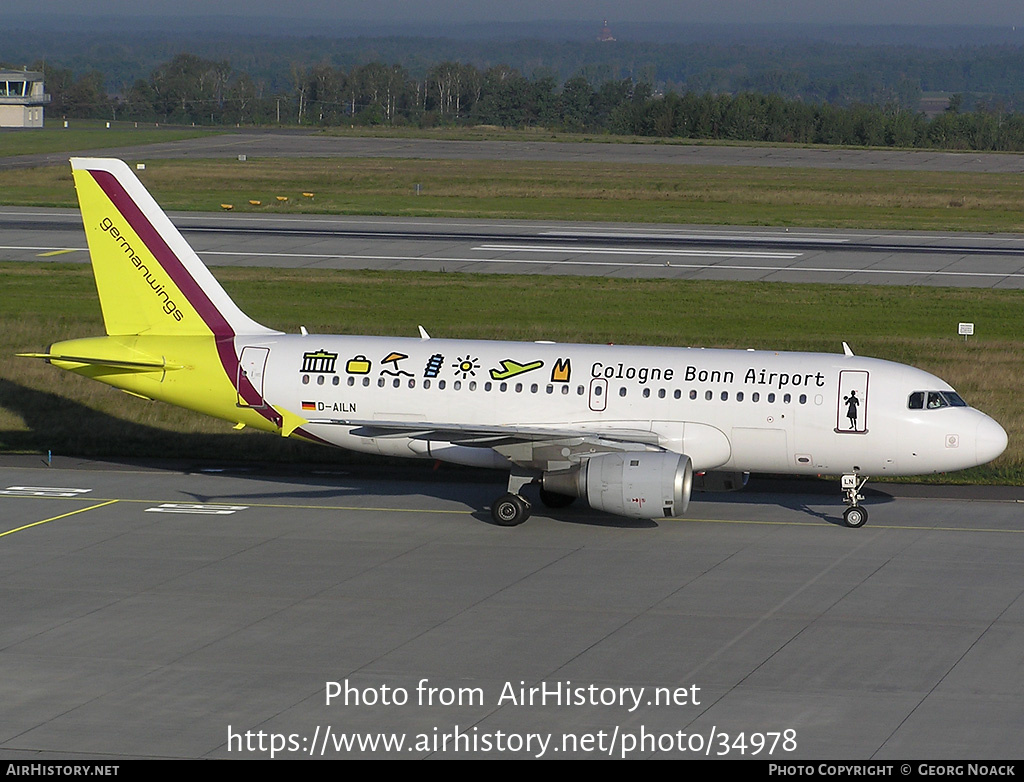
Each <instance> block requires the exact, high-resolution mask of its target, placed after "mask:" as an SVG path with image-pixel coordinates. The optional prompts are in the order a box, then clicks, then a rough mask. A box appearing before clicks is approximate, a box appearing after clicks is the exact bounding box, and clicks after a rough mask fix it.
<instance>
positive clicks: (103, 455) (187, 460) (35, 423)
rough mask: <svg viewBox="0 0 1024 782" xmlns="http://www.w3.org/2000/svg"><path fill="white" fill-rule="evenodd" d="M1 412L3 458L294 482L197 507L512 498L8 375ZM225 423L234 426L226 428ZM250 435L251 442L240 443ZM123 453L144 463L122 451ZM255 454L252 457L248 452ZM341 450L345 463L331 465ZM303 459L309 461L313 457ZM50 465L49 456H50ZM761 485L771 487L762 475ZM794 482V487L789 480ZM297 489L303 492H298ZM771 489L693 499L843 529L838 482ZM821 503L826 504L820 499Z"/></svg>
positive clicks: (547, 513) (606, 520)
mask: <svg viewBox="0 0 1024 782" xmlns="http://www.w3.org/2000/svg"><path fill="white" fill-rule="evenodd" d="M0 407H3V408H6V409H8V410H10V411H11V412H13V413H16V414H17V415H19V416H20V417H21V418H22V420H24V422H25V424H26V426H27V427H28V428H27V430H21V431H2V430H0V452H8V453H18V452H20V453H26V452H43V453H45V452H46V451H51V452H52V453H53V454H54V456H55V457H58V458H59V457H61V456H65V455H70V456H72V457H83V458H87V459H91V460H96V461H98V462H101V463H107V464H110V465H112V466H117V465H131V466H132V467H138V466H140V465H143V466H148V467H150V468H152V469H167V470H173V471H175V472H182V471H184V472H186V473H194V474H197V475H203V476H216V475H224V476H225V477H228V476H230V477H231V478H233V479H251V480H258V481H260V482H261V483H263V484H266V483H280V484H285V483H286V484H288V485H289V486H290V487H291V488H290V489H282V490H281V491H254V492H245V493H238V492H234V493H231V494H224V495H218V494H209V493H202V492H198V491H196V492H189V496H190V497H191V498H192V499H193V500H194V501H195V502H226V501H228V500H236V501H249V502H254V503H255V502H274V501H287V500H292V501H294V500H304V501H307V502H323V503H329V502H337V501H343V500H345V499H346V498H350V497H366V496H379V497H398V496H405V497H409V496H416V495H427V496H430V497H433V498H436V499H442V500H449V501H452V502H458V503H462V504H464V505H466V506H469V507H470V508H477V509H479V510H474V511H473V512H472V514H471V515H472V517H473V518H474V519H477V520H478V521H482V522H485V523H488V524H493V523H494V522H493V521H492V519H491V516H490V513H489V511H488V510H487V509H489V507H490V504H491V502H493V501H494V500H495V499H496V498H497V497H498V496H499V495H501V494H503V493H504V475H503V474H502V473H500V472H498V471H493V470H481V469H473V468H463V467H459V466H455V465H447V464H444V465H441V464H436V463H431V462H427V461H420V460H413V459H410V460H400V459H383V458H379V457H372V456H371V457H365V456H363V455H361V454H351V453H350V452H346V451H343V450H342V449H326V448H323V447H321V446H316V445H311V444H307V443H302V442H296V441H294V440H284V439H283V438H275V437H273V436H270V435H263V436H260V435H256V436H258V437H259V441H256V442H258V446H257V447H258V448H259V449H260V457H261V461H259V462H254V461H251V459H252V453H251V452H252V450H253V442H254V441H253V440H252V437H253V436H252V435H248V436H245V435H240V434H239V433H237V432H230V433H228V432H226V433H224V434H209V433H179V432H169V431H166V430H164V429H159V428H156V427H152V426H147V425H146V424H140V423H136V422H133V421H129V420H125V419H122V418H118V417H116V416H111V415H109V414H107V413H104V412H101V411H98V410H95V409H93V408H90V407H88V406H87V405H83V404H81V403H79V402H75V401H73V400H70V399H67V398H65V397H62V396H59V395H57V394H54V393H51V392H49V391H40V390H38V389H33V388H28V387H26V386H23V385H21V384H19V383H15V382H13V381H10V380H6V379H3V378H0ZM225 425H226V424H225ZM243 436H245V437H246V439H247V440H249V442H241V437H243ZM113 444H116V445H117V447H118V448H123V449H124V451H125V452H134V453H137V454H139V456H138V457H123V456H117V455H114V454H113V453H112V452H113V451H115V450H117V449H116V448H114V447H113ZM247 451H248V452H249V453H248V454H247V453H246V452H247ZM325 454H336V455H338V456H339V457H341V458H340V459H338V460H336V461H331V460H330V459H329V458H328V459H324V455H325ZM303 456H306V458H307V459H308V460H310V461H312V460H317V461H314V462H313V463H310V462H309V461H304V460H303ZM41 460H42V461H43V462H45V457H41ZM758 483H759V484H760V483H762V481H761V480H760V479H759V480H758ZM780 483H782V484H786V483H787V482H786V481H780ZM296 484H298V485H300V486H302V487H304V488H296ZM779 488H780V489H781V490H780V491H777V492H776V491H770V490H767V489H766V488H765V487H762V486H760V485H759V486H758V487H757V488H756V489H755V490H754V491H749V490H748V491H739V492H730V493H713V492H694V494H693V496H692V499H691V502H695V503H701V504H705V503H728V504H735V503H741V504H749V505H756V504H770V505H780V506H782V507H786V508H790V509H792V510H794V511H797V512H800V513H804V514H807V515H810V516H813V517H815V518H818V519H821V520H823V521H826V522H829V523H831V524H836V525H842V524H843V521H842V510H843V508H844V505H843V503H842V498H841V496H840V494H839V490H838V486H837V485H834V484H833V483H825V482H823V481H822V482H802V483H800V484H799V486H798V487H792V486H788V485H786V486H780V487H779ZM525 492H526V495H527V498H528V499H529V500H530V501H531V503H532V504H533V506H534V507H533V513H534V515H536V516H541V517H544V518H552V519H556V520H558V521H562V522H566V523H570V524H580V525H588V526H599V527H614V528H654V527H657V526H658V523H659V522H658V520H656V519H629V518H624V517H619V516H613V515H611V514H606V513H601V512H599V511H594V510H592V509H590V508H589V507H588V506H587V504H586V503H585V502H583V501H577V502H576V503H574V504H573V506H571V507H569V508H560V509H557V510H555V509H549V508H546V507H544V505H543V504H541V502H540V500H539V498H538V497H537V496H536V489H535V487H527V488H526V489H525ZM808 494H813V495H816V496H820V497H821V504H823V505H826V504H827V505H833V504H834V510H833V509H832V508H830V509H829V510H828V511H824V512H823V511H821V510H819V509H816V508H815V507H812V506H811V505H810V504H808V501H807V500H808V498H807V495H808ZM866 494H867V496H868V500H867V504H868V505H869V506H870V505H876V504H878V503H883V502H892V501H893V498H892V497H891V496H890V495H888V494H886V493H884V492H881V491H877V490H871V489H868V490H867V492H866ZM816 504H817V503H816Z"/></svg>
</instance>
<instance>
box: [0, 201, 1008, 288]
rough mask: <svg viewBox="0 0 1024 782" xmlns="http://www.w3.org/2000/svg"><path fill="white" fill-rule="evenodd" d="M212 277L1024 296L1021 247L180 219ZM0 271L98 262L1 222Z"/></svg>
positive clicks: (760, 232)
mask: <svg viewBox="0 0 1024 782" xmlns="http://www.w3.org/2000/svg"><path fill="white" fill-rule="evenodd" d="M171 219H172V221H173V222H174V223H175V224H176V225H177V226H178V227H179V228H180V229H181V230H182V232H183V234H184V235H185V237H186V238H187V240H188V241H189V243H190V244H191V245H192V246H193V247H194V248H195V249H196V251H197V252H198V253H199V256H200V257H201V258H202V259H203V260H204V261H205V262H206V263H207V264H209V265H211V266H259V267H267V268H320V269H378V270H394V271H411V270H415V271H446V272H469V273H504V274H568V275H596V276H612V277H647V278H667V279H718V280H747V281H753V280H758V281H767V282H818V283H843V284H875V285H883V284H884V285H938V286H956V287H985V288H1011V289H1017V288H1021V287H1024V236H1020V235H1013V234H998V235H993V234H961V233H955V234H943V233H936V232H878V231H828V230H812V229H792V230H787V229H778V228H737V227H724V226H723V227H708V226H666V225H657V226H652V225H630V224H603V223H549V222H538V223H532V222H525V221H487V220H456V221H453V220H443V219H429V218H408V219H405V218H364V217H335V216H317V215H309V216H291V217H277V216H266V215H244V214H241V215H226V214H225V215H209V214H196V213H177V214H173V215H171ZM0 237H2V239H0V260H4V261H40V260H45V261H55V260H56V261H62V262H80V263H86V262H88V252H87V250H86V243H85V235H84V232H83V230H82V225H81V218H80V217H79V215H78V212H77V210H60V209H29V208H16V207H6V208H0Z"/></svg>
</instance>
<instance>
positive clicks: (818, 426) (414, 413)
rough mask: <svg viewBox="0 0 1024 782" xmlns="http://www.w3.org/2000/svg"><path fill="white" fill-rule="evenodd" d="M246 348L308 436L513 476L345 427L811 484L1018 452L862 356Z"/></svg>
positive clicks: (359, 343) (472, 452) (337, 341)
mask: <svg viewBox="0 0 1024 782" xmlns="http://www.w3.org/2000/svg"><path fill="white" fill-rule="evenodd" d="M236 349H237V350H238V351H239V354H240V355H241V357H242V365H243V367H247V371H249V373H250V376H251V377H253V378H254V379H255V381H256V382H255V383H254V384H255V385H256V386H257V389H258V390H259V391H260V392H261V393H262V395H263V398H264V399H265V400H266V402H267V403H268V404H270V405H282V406H284V407H287V408H289V409H291V410H294V411H296V412H298V413H300V415H301V416H302V417H303V418H305V419H306V420H308V421H310V423H308V424H304V425H303V427H302V431H303V432H305V433H308V434H311V435H313V436H315V437H316V438H319V439H321V440H323V441H325V442H328V443H332V444H334V445H338V446H341V447H345V448H350V449H354V450H359V451H367V452H377V453H385V454H389V455H398V456H432V457H436V458H442V459H448V460H450V461H454V462H462V463H470V464H482V465H486V466H495V467H501V466H508V462H507V460H506V459H505V458H504V457H502V456H501V455H499V454H497V453H494V452H492V451H490V449H479V448H476V449H467V448H465V447H460V446H452V447H450V448H449V449H447V450H446V449H445V447H444V444H443V443H438V442H436V440H435V441H434V442H432V443H430V445H429V447H428V446H427V445H426V444H425V443H424V442H423V441H422V440H420V439H418V438H416V437H414V436H409V437H402V436H388V437H372V436H369V437H368V436H365V435H364V434H360V433H359V432H365V429H360V427H359V426H357V425H352V426H349V425H345V424H344V422H348V421H353V422H367V421H386V422H392V423H394V422H408V423H409V424H418V423H424V424H429V425H431V426H434V427H442V428H443V427H444V426H445V425H452V426H472V425H488V426H517V427H524V426H526V427H532V428H535V429H537V428H539V429H543V428H548V427H550V428H551V429H552V430H554V431H556V432H557V431H562V430H566V429H571V430H586V431H591V430H592V431H593V432H594V433H595V434H598V435H600V434H603V433H609V432H615V431H617V430H630V431H638V430H642V431H645V432H651V433H653V435H655V436H656V438H652V439H655V442H656V445H654V446H651V447H659V446H660V447H661V448H663V449H665V450H670V451H675V452H679V453H685V454H686V455H688V456H689V457H690V459H691V460H692V463H693V468H694V469H695V470H730V471H759V472H785V473H805V474H817V473H846V472H861V473H864V474H868V475H882V474H889V475H916V474H923V473H932V472H945V471H950V470H957V469H962V468H965V467H970V466H974V465H977V464H982V463H984V462H987V461H989V460H991V459H993V458H995V456H997V455H998V454H999V453H1001V452H1002V450H1003V448H1004V447H1005V445H1006V435H1005V432H1004V431H1003V429H1002V428H1001V427H1000V426H999V425H998V424H997V423H996V422H995V421H993V420H992V419H991V418H989V417H988V416H987V415H985V414H984V413H981V412H980V411H978V410H975V409H973V408H970V407H966V406H948V405H946V406H942V407H939V408H935V409H928V408H924V407H922V408H920V409H911V407H910V404H909V399H910V396H911V394H914V393H915V392H925V393H928V392H945V391H952V388H951V387H950V386H949V385H948V384H947V383H945V382H944V381H942V380H940V379H939V378H937V377H935V376H934V375H931V374H929V373H927V372H924V371H922V370H919V369H915V368H913V367H910V366H905V365H902V364H896V363H892V362H889V361H883V360H879V359H871V358H861V357H858V356H845V355H840V354H824V353H784V352H779V353H777V352H771V351H742V350H710V349H699V348H665V347H631V346H619V345H573V344H552V343H512V342H488V341H470V340H447V339H408V338H392V337H341V336H317V335H308V336H292V335H287V336H285V335H282V336H276V337H262V338H252V337H249V338H245V337H238V338H236ZM317 421H320V422H321V423H316V422H317ZM354 432H355V433H354ZM481 450H483V451H484V452H485V453H481Z"/></svg>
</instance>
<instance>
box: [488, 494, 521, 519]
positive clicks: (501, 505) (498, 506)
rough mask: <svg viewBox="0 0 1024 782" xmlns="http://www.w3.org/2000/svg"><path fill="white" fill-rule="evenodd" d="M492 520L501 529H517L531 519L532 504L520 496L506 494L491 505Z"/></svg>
mask: <svg viewBox="0 0 1024 782" xmlns="http://www.w3.org/2000/svg"><path fill="white" fill-rule="evenodd" d="M491 518H492V519H494V523H495V524H497V525H499V526H501V527H515V526H517V525H519V524H522V523H523V522H524V521H526V520H527V519H528V518H530V503H528V502H527V501H526V500H524V499H523V498H522V497H520V496H519V495H518V494H506V495H504V496H503V497H499V498H498V499H496V500H495V501H494V503H493V504H492V505H491Z"/></svg>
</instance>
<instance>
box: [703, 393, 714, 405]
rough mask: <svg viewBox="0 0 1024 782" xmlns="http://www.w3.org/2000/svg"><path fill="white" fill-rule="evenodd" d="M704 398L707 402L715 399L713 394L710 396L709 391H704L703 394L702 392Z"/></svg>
mask: <svg viewBox="0 0 1024 782" xmlns="http://www.w3.org/2000/svg"><path fill="white" fill-rule="evenodd" d="M704 398H705V399H706V400H707V401H709V402H710V401H711V400H712V399H714V398H715V395H714V394H712V393H711V392H710V391H705V392H704Z"/></svg>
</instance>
